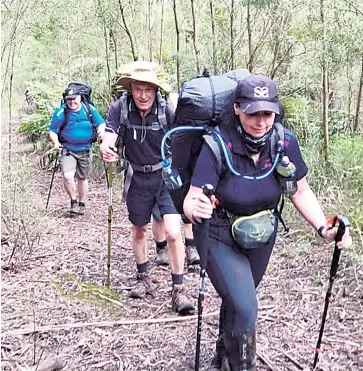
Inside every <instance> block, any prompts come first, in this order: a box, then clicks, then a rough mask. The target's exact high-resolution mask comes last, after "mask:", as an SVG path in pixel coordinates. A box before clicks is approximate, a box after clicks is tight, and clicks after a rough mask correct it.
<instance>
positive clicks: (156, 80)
mask: <svg viewBox="0 0 363 371" xmlns="http://www.w3.org/2000/svg"><path fill="white" fill-rule="evenodd" d="M127 68H128V70H129V73H128V74H127V75H124V76H121V77H120V78H119V79H118V84H120V85H122V86H123V87H124V88H125V89H126V90H127V91H128V92H129V94H124V95H122V96H121V98H120V99H119V100H117V101H116V102H114V103H113V104H112V106H111V108H110V110H109V112H108V117H107V120H106V125H107V126H106V132H105V135H104V138H103V142H102V144H101V146H100V151H101V153H102V156H103V159H104V160H105V161H106V162H114V161H116V160H117V149H116V148H115V145H116V142H117V140H118V139H119V140H121V141H122V145H123V146H124V153H125V165H126V173H125V185H124V195H125V197H126V204H127V209H128V212H129V219H130V221H131V223H132V225H133V226H132V246H133V250H134V255H135V260H136V265H137V283H136V285H135V287H134V288H133V289H132V290H131V292H130V297H134V298H141V297H143V296H145V295H146V294H153V291H154V287H153V285H152V281H151V277H150V275H149V273H148V250H147V241H146V236H147V232H148V228H147V227H148V223H149V222H150V219H151V214H152V209H153V207H154V205H155V204H157V205H158V207H159V210H160V215H161V217H162V219H163V221H164V227H165V233H166V241H167V244H168V247H169V248H168V252H169V261H170V266H171V273H172V283H173V287H172V292H171V296H172V309H173V310H174V311H176V312H177V313H180V314H185V313H189V312H191V311H193V310H194V305H193V304H192V302H191V301H190V300H189V299H188V297H187V296H186V294H185V290H184V286H183V273H184V260H185V252H184V246H183V241H182V236H181V228H180V223H181V216H180V215H179V214H178V213H177V211H176V210H175V207H174V205H173V202H172V200H171V198H170V195H169V193H168V190H167V189H166V186H165V184H164V181H163V178H162V174H161V167H162V166H161V150H160V149H161V141H162V138H163V135H164V131H165V130H167V128H168V127H169V126H170V125H171V124H172V123H173V121H174V109H173V108H172V106H171V105H169V104H166V102H165V100H164V99H163V98H162V96H161V93H160V90H164V91H169V90H170V86H169V85H168V84H166V82H165V81H164V82H163V79H162V78H161V77H159V76H158V75H157V73H156V72H155V69H154V68H153V64H152V63H150V62H141V61H137V62H133V63H130V64H129V65H128V67H127Z"/></svg>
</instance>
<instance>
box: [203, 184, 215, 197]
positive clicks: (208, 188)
mask: <svg viewBox="0 0 363 371" xmlns="http://www.w3.org/2000/svg"><path fill="white" fill-rule="evenodd" d="M202 190H203V193H204V194H205V195H206V196H207V197H208V198H209V199H211V197H212V196H213V195H214V192H215V190H214V187H213V186H212V184H203V185H202Z"/></svg>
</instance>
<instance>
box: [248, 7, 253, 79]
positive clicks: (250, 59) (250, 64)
mask: <svg viewBox="0 0 363 371" xmlns="http://www.w3.org/2000/svg"><path fill="white" fill-rule="evenodd" d="M247 35H248V63H247V68H248V70H249V71H250V72H251V73H252V70H253V50H252V29H251V14H250V0H247Z"/></svg>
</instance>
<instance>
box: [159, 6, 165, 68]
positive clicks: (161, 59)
mask: <svg viewBox="0 0 363 371" xmlns="http://www.w3.org/2000/svg"><path fill="white" fill-rule="evenodd" d="M164 9H165V7H164V0H161V19H160V47H159V64H160V65H161V64H162V63H163V33H164Z"/></svg>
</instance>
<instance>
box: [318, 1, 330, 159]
mask: <svg viewBox="0 0 363 371" xmlns="http://www.w3.org/2000/svg"><path fill="white" fill-rule="evenodd" d="M320 20H321V24H322V27H323V54H322V75H323V86H322V100H323V102H322V103H323V131H324V157H325V161H326V162H327V161H328V158H329V155H328V146H329V130H328V129H329V127H328V103H329V102H328V99H329V91H328V69H327V63H326V55H325V50H326V27H325V17H324V0H320Z"/></svg>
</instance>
